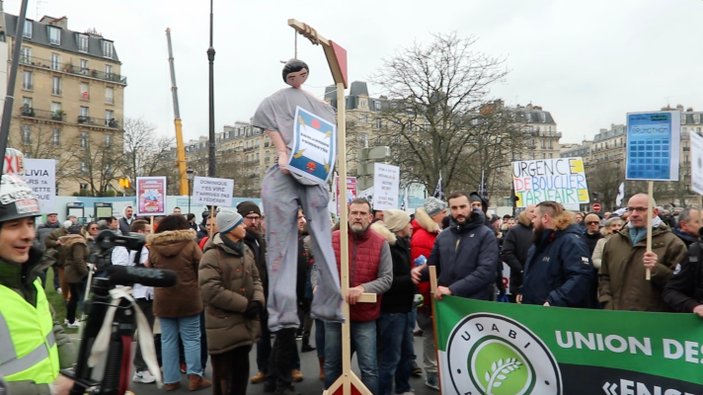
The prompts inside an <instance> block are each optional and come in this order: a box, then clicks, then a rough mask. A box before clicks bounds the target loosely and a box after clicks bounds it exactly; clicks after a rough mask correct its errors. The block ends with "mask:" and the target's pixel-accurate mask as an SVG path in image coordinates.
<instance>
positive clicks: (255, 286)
mask: <svg viewBox="0 0 703 395" xmlns="http://www.w3.org/2000/svg"><path fill="white" fill-rule="evenodd" d="M215 221H216V224H217V225H218V228H219V229H220V230H221V232H220V233H218V234H216V235H214V236H213V237H212V242H210V243H208V244H207V247H206V248H205V252H204V253H203V257H202V258H201V260H200V266H199V270H198V283H199V284H200V289H201V291H202V295H203V303H204V305H205V327H206V331H207V337H208V351H209V352H210V359H211V361H212V382H213V394H245V393H246V392H247V380H248V376H249V351H250V350H251V347H252V344H253V343H255V342H256V339H257V338H258V337H259V315H260V313H261V311H262V310H263V306H264V302H265V301H264V293H263V288H262V287H261V281H260V280H259V275H258V270H257V269H256V264H255V263H254V255H253V254H252V253H251V251H250V250H249V248H248V247H247V246H246V244H245V243H243V242H242V240H243V238H244V236H245V235H246V229H245V226H244V223H243V219H242V216H241V215H240V214H239V213H238V212H235V211H231V210H221V211H220V212H219V213H218V214H217V217H215Z"/></svg>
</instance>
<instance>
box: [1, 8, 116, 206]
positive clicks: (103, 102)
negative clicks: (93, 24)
mask: <svg viewBox="0 0 703 395" xmlns="http://www.w3.org/2000/svg"><path fill="white" fill-rule="evenodd" d="M0 22H4V25H3V26H2V27H1V31H2V37H1V38H2V40H3V41H4V43H5V44H6V50H7V51H8V52H7V53H8V55H7V56H8V58H9V59H11V58H12V54H11V52H10V51H11V49H12V47H13V41H14V40H15V38H16V37H14V35H15V30H16V26H17V23H18V17H17V16H14V15H10V14H2V15H0ZM4 64H7V62H6V63H4ZM121 66H122V63H121V62H120V60H119V58H118V56H117V52H116V51H115V47H114V42H113V41H112V40H110V39H107V38H105V37H102V36H101V35H100V34H99V33H97V32H94V31H92V32H77V31H72V30H69V29H68V20H67V18H66V17H62V18H52V17H48V16H45V17H43V18H42V19H41V20H39V21H33V20H31V19H27V20H26V21H25V23H24V31H23V34H22V44H21V51H20V55H19V69H18V73H17V82H16V84H15V89H14V97H15V106H14V108H13V113H12V114H13V115H12V123H11V127H10V138H9V143H8V146H10V147H13V148H17V149H19V150H20V151H22V152H24V154H25V155H26V156H27V157H32V158H43V159H56V160H57V163H56V169H57V184H58V185H57V191H58V193H59V194H60V195H69V194H73V193H83V194H109V193H110V191H113V192H114V191H115V189H114V187H113V184H116V180H117V178H119V176H120V173H119V171H120V169H119V168H120V165H119V161H120V159H121V157H122V153H123V150H124V149H123V144H122V141H123V138H122V136H123V133H124V131H123V129H122V125H123V120H124V88H125V87H126V86H127V79H126V77H125V76H123V75H122V74H121V70H120V69H121Z"/></svg>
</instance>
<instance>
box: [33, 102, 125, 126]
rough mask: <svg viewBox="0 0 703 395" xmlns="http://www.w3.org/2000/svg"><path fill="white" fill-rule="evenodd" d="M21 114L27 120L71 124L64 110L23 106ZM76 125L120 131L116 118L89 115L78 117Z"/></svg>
mask: <svg viewBox="0 0 703 395" xmlns="http://www.w3.org/2000/svg"><path fill="white" fill-rule="evenodd" d="M19 114H20V116H22V117H26V118H35V119H42V120H51V121H55V122H69V120H68V119H69V118H67V117H66V113H65V112H64V111H62V110H59V111H49V110H41V109H37V108H34V107H29V106H25V105H23V106H21V107H20V108H19ZM76 123H78V124H80V125H89V126H99V127H105V128H112V129H119V127H120V123H119V121H118V120H117V119H115V118H110V119H105V118H96V117H91V116H87V115H78V117H77V118H76Z"/></svg>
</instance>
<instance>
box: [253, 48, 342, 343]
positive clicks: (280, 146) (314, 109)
mask: <svg viewBox="0 0 703 395" xmlns="http://www.w3.org/2000/svg"><path fill="white" fill-rule="evenodd" d="M308 72H309V68H308V65H307V64H305V62H303V61H301V60H298V59H291V60H290V61H288V62H287V63H286V64H285V65H284V67H283V72H282V76H283V81H284V82H285V83H286V84H288V85H290V87H288V88H285V89H281V90H279V91H278V92H276V93H274V94H272V95H271V96H269V97H267V98H266V99H264V100H263V101H262V102H261V104H259V107H258V108H257V110H256V113H255V114H254V117H253V118H252V124H253V125H254V126H256V127H258V128H261V129H263V130H264V131H265V132H266V134H267V135H268V136H269V138H270V139H271V143H272V144H273V146H274V147H275V148H276V153H277V155H278V161H277V163H276V164H274V165H273V166H272V167H270V168H269V169H268V170H267V171H266V175H265V176H264V181H263V185H262V190H261V197H262V203H263V208H264V211H265V212H266V224H265V226H266V243H267V253H266V265H267V267H268V281H269V295H268V301H267V308H268V314H269V320H268V326H269V329H270V330H271V331H278V330H279V329H282V328H298V327H299V326H300V319H299V317H298V311H297V310H298V309H297V297H296V284H295V281H291V279H293V278H296V271H297V260H298V231H297V215H296V214H297V212H298V206H301V207H302V209H303V211H304V212H305V215H306V216H307V218H308V219H309V223H308V228H309V231H310V236H311V241H312V254H313V256H315V261H316V264H317V267H318V272H319V278H318V282H317V290H316V293H315V297H314V298H313V301H312V306H311V315H312V316H313V317H316V318H321V319H324V320H328V321H333V322H342V321H343V320H344V317H343V316H342V311H341V306H342V295H341V292H340V290H339V272H338V269H337V267H336V265H335V260H334V252H333V251H332V248H331V245H332V241H331V229H330V228H331V225H330V221H329V213H328V210H327V202H328V201H329V192H328V191H327V186H326V184H325V183H324V182H322V181H321V182H314V181H311V180H308V179H304V178H301V177H296V176H295V174H293V173H291V172H290V171H289V170H288V162H289V158H290V155H291V147H292V145H293V143H294V137H295V131H294V121H295V113H296V109H297V108H298V107H300V108H302V109H304V110H306V111H308V112H310V113H312V114H315V115H316V116H318V117H320V118H322V119H324V120H326V121H328V122H330V123H334V122H335V112H334V108H332V106H330V105H329V104H327V103H325V102H323V101H321V100H319V99H317V98H316V97H315V96H314V95H311V94H309V93H307V92H305V91H304V90H303V89H302V88H301V87H302V85H303V83H304V82H305V80H306V79H307V77H308Z"/></svg>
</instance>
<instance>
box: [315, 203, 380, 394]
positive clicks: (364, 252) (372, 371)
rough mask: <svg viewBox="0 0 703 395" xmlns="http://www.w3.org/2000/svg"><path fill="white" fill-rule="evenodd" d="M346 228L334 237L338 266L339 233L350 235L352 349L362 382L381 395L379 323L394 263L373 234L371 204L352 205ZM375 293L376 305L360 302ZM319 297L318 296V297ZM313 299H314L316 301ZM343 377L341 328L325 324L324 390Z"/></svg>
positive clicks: (331, 323) (336, 324) (347, 297)
mask: <svg viewBox="0 0 703 395" xmlns="http://www.w3.org/2000/svg"><path fill="white" fill-rule="evenodd" d="M348 210H349V224H348V226H347V229H341V230H336V231H334V233H333V234H332V243H333V246H334V253H335V257H336V258H337V265H339V264H341V261H340V254H341V252H340V248H341V246H340V233H341V232H342V231H346V232H347V233H348V235H349V292H348V294H347V295H346V299H347V302H348V303H349V304H350V306H349V314H350V320H349V321H350V331H351V336H350V337H351V339H344V341H351V347H352V350H354V351H355V352H356V356H357V362H358V364H359V370H360V371H361V381H362V382H363V383H364V385H365V386H366V388H368V389H369V391H370V392H371V393H372V394H378V393H379V392H378V391H377V389H378V356H377V350H376V320H377V319H378V317H379V316H380V315H381V302H382V298H381V295H382V294H383V293H384V292H386V291H388V289H389V288H390V286H391V283H392V282H393V261H392V258H391V252H390V248H389V246H388V242H387V241H386V240H384V239H383V237H381V236H379V235H378V234H377V233H376V232H374V231H372V230H371V228H370V227H369V225H370V224H371V220H372V218H373V215H372V214H371V204H369V201H368V200H366V199H364V198H357V199H354V200H352V201H351V203H350V204H349V209H348ZM365 292H369V293H375V294H376V295H378V296H377V299H376V302H375V303H357V302H358V300H359V297H360V296H361V294H362V293H365ZM315 298H317V294H315ZM313 299H314V298H313ZM340 374H342V325H341V324H340V323H338V322H331V321H326V322H325V388H329V386H330V385H332V383H334V382H335V381H336V380H337V378H338V377H339V376H340Z"/></svg>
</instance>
